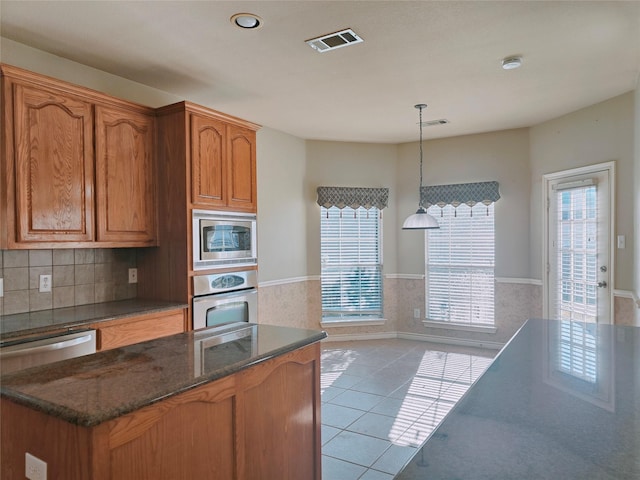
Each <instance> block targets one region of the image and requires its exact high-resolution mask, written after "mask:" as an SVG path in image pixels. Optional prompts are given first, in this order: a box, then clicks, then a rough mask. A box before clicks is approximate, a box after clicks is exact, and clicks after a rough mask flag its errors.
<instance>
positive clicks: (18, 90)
mask: <svg viewBox="0 0 640 480" xmlns="http://www.w3.org/2000/svg"><path fill="white" fill-rule="evenodd" d="M13 96H14V102H13V105H14V118H13V120H14V122H13V124H14V139H13V140H14V142H13V143H14V145H15V153H14V162H13V164H12V165H9V167H10V168H9V170H12V168H11V167H13V171H14V174H15V223H16V225H15V227H16V228H15V231H16V236H15V240H16V241H17V242H60V241H63V242H68V241H75V242H86V241H91V240H92V239H93V221H92V219H93V213H92V210H93V161H94V158H93V110H92V105H91V104H90V103H87V102H84V101H82V100H78V99H76V98H74V97H73V96H71V95H64V94H61V93H58V92H56V91H53V90H47V89H45V88H40V87H38V88H34V87H31V86H25V85H20V84H13ZM7 140H9V139H7ZM9 141H10V140H9ZM7 161H8V162H11V160H10V159H7Z"/></svg>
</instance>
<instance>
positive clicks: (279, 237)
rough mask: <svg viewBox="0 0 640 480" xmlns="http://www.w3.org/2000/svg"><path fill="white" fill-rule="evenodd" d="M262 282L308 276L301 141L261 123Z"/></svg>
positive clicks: (259, 141)
mask: <svg viewBox="0 0 640 480" xmlns="http://www.w3.org/2000/svg"><path fill="white" fill-rule="evenodd" d="M257 157H258V160H257V164H258V165H257V169H258V262H259V264H260V282H261V283H262V282H268V281H274V280H280V279H289V278H296V277H304V276H306V275H307V259H308V257H309V252H308V249H307V245H308V243H309V242H308V240H307V228H306V226H307V224H306V216H307V199H306V195H305V190H304V181H303V179H304V178H305V175H306V169H307V161H306V158H307V153H306V147H305V142H304V140H301V139H299V138H296V137H293V136H291V135H287V134H285V133H282V132H279V131H277V130H271V129H269V128H262V129H260V130H259V131H258V134H257Z"/></svg>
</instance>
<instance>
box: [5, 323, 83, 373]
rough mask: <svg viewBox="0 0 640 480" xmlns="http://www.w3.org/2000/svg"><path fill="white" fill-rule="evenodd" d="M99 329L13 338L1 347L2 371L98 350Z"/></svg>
mask: <svg viewBox="0 0 640 480" xmlns="http://www.w3.org/2000/svg"><path fill="white" fill-rule="evenodd" d="M95 351H96V331H95V330H82V331H74V332H71V333H63V334H59V335H50V336H46V337H38V338H35V339H29V340H27V341H24V342H17V343H14V342H11V344H8V345H6V346H5V345H3V346H2V347H0V372H1V373H3V374H4V373H9V372H15V371H17V370H22V369H25V368H29V367H35V366H37V365H44V364H47V363H53V362H57V361H59V360H66V359H68V358H74V357H80V356H82V355H88V354H90V353H95Z"/></svg>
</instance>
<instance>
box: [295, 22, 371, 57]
mask: <svg viewBox="0 0 640 480" xmlns="http://www.w3.org/2000/svg"><path fill="white" fill-rule="evenodd" d="M362 42H364V40H363V39H362V38H360V37H359V36H358V35H357V34H356V32H354V31H353V30H351V29H350V28H347V29H346V30H341V31H339V32H335V33H330V34H328V35H323V36H321V37H317V38H312V39H311V40H307V44H308V45H309V46H310V47H311V48H313V49H315V50H317V51H319V52H328V51H329V50H335V49H336V48H340V47H347V46H349V45H355V44H356V43H362Z"/></svg>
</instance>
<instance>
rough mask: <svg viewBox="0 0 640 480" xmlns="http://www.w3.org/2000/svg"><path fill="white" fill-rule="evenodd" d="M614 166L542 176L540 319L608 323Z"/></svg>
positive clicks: (609, 312) (610, 319)
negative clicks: (544, 239)
mask: <svg viewBox="0 0 640 480" xmlns="http://www.w3.org/2000/svg"><path fill="white" fill-rule="evenodd" d="M612 172H613V164H606V165H604V166H594V167H589V168H584V169H579V170H572V171H569V172H561V173H557V174H552V175H546V176H545V180H546V183H545V186H546V188H545V190H546V194H547V206H548V209H547V221H546V225H547V236H548V237H547V243H546V246H547V248H546V251H547V255H546V260H547V261H546V270H547V278H546V282H545V283H546V285H545V294H546V295H545V297H546V298H545V302H544V303H545V314H546V316H547V318H552V319H557V320H575V321H580V322H590V323H613V314H612V295H611V292H612V284H611V283H612V282H611V279H612V278H613V277H612V271H611V269H612V266H613V262H612V261H611V252H612V246H611V238H612V236H611V232H612V226H611V218H612V206H611V203H612V202H611V195H610V190H611V189H610V177H611V176H612Z"/></svg>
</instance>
